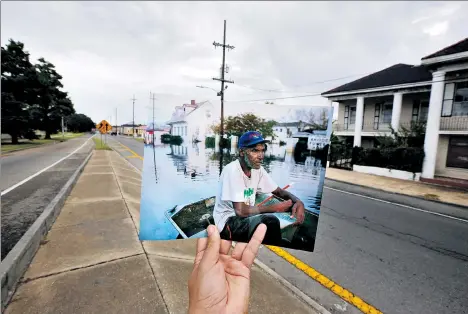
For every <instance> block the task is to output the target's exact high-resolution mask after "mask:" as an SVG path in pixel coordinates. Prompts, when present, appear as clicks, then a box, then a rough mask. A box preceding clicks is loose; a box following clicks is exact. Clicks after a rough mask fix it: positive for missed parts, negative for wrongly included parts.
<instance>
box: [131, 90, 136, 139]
mask: <svg viewBox="0 0 468 314" xmlns="http://www.w3.org/2000/svg"><path fill="white" fill-rule="evenodd" d="M131 100H133V123H132V128H133V129H132V130H133V133H132V137H135V100H136V98H135V94H133V98H132V99H131Z"/></svg>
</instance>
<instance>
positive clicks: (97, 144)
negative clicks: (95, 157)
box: [93, 136, 112, 150]
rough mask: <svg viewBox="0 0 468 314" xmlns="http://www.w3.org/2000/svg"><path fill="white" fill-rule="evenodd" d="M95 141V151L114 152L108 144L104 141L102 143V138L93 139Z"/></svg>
mask: <svg viewBox="0 0 468 314" xmlns="http://www.w3.org/2000/svg"><path fill="white" fill-rule="evenodd" d="M93 141H94V144H95V147H94V149H96V150H112V149H111V148H110V147H109V146H107V144H105V143H104V140H103V141H101V138H100V137H98V136H95V137H93Z"/></svg>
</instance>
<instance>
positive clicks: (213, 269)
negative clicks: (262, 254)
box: [188, 224, 267, 314]
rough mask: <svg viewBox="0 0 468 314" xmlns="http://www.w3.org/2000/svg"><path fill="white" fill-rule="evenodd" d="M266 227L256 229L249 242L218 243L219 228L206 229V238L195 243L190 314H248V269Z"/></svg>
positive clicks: (209, 227) (222, 241) (221, 241)
mask: <svg viewBox="0 0 468 314" xmlns="http://www.w3.org/2000/svg"><path fill="white" fill-rule="evenodd" d="M266 229H267V228H266V225H264V224H261V225H259V226H258V227H257V230H255V233H254V234H253V236H252V239H251V240H250V242H249V243H248V244H247V243H237V244H236V246H235V248H234V249H233V250H232V253H231V254H229V249H230V248H231V241H225V240H221V238H220V235H219V232H218V229H217V228H216V227H215V226H213V225H210V226H208V230H207V231H208V239H206V238H200V239H198V242H197V255H196V256H195V263H194V266H193V271H192V275H191V276H190V280H189V283H188V286H189V313H190V314H199V313H200V314H211V313H213V314H218V313H247V310H248V306H249V297H250V268H251V267H252V264H253V262H254V259H255V257H256V256H257V252H258V248H259V247H260V244H261V243H262V241H263V238H264V237H265V233H266Z"/></svg>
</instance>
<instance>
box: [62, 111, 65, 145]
mask: <svg viewBox="0 0 468 314" xmlns="http://www.w3.org/2000/svg"><path fill="white" fill-rule="evenodd" d="M62 139H63V140H65V133H64V130H63V116H62Z"/></svg>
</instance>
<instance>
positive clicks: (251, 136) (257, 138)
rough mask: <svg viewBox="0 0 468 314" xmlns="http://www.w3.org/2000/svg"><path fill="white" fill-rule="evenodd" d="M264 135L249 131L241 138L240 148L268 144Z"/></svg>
mask: <svg viewBox="0 0 468 314" xmlns="http://www.w3.org/2000/svg"><path fill="white" fill-rule="evenodd" d="M266 142H267V141H266V140H265V139H264V138H263V136H262V134H261V133H260V132H257V131H248V132H245V133H244V134H242V136H241V137H240V138H239V144H238V145H239V148H244V147H249V146H253V145H257V144H260V143H266Z"/></svg>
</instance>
